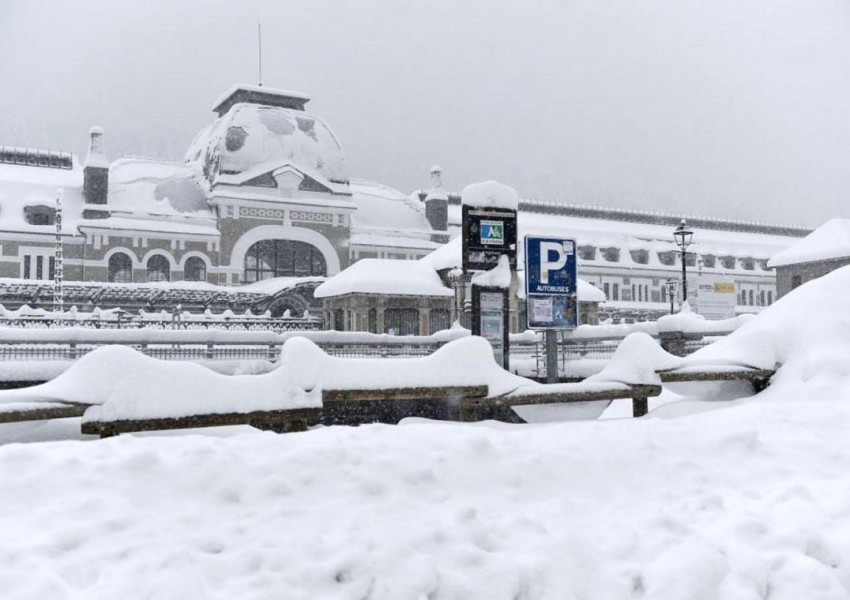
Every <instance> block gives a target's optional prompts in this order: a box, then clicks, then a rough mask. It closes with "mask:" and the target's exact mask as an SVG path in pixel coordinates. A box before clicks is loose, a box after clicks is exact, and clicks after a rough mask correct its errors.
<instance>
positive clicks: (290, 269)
mask: <svg viewBox="0 0 850 600" xmlns="http://www.w3.org/2000/svg"><path fill="white" fill-rule="evenodd" d="M326 274H327V266H326V265H325V257H324V256H323V255H322V253H321V252H320V251H319V249H318V248H315V247H314V246H311V245H310V244H305V243H304V242H297V241H294V240H263V241H261V242H257V243H256V244H254V245H253V246H251V247H250V248H249V249H248V253H247V254H246V255H245V277H244V280H245V282H247V283H251V282H253V281H260V280H263V279H271V278H272V277H309V276H319V275H321V276H324V275H326Z"/></svg>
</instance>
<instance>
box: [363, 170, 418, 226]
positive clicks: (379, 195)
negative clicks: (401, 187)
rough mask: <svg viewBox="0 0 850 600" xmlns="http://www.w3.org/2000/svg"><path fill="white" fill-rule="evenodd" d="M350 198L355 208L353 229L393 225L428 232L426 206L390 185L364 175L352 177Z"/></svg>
mask: <svg viewBox="0 0 850 600" xmlns="http://www.w3.org/2000/svg"><path fill="white" fill-rule="evenodd" d="M351 193H352V198H351V199H352V201H353V202H354V203H355V204H356V205H357V211H356V212H355V213H354V214H353V215H352V217H351V226H352V227H353V228H355V229H392V230H408V231H419V232H429V231H431V225H430V224H429V223H428V219H426V218H425V207H424V206H423V205H422V203H421V202H419V201H418V198H417V199H413V198H411V197H410V196H408V195H407V194H404V193H403V192H400V191H398V190H395V189H393V188H391V187H389V186H386V185H383V184H381V183H377V182H374V181H366V180H363V179H352V180H351Z"/></svg>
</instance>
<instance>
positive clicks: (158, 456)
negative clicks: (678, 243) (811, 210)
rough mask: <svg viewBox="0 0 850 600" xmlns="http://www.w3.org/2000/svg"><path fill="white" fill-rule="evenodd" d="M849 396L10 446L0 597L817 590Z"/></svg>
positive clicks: (840, 496)
mask: <svg viewBox="0 0 850 600" xmlns="http://www.w3.org/2000/svg"><path fill="white" fill-rule="evenodd" d="M838 400H841V402H838ZM848 400H850V398H848V397H847V395H846V394H845V395H842V396H840V397H836V396H833V397H832V398H830V399H828V400H827V399H822V400H818V399H812V400H811V401H810V402H808V403H799V402H796V401H794V400H792V399H789V401H785V402H781V403H780V405H779V406H776V405H771V404H766V403H762V402H753V403H751V404H749V405H745V406H738V407H735V408H732V409H729V410H723V411H715V412H712V413H705V414H702V415H699V416H698V417H685V418H680V419H675V420H658V419H649V420H618V421H606V422H585V423H573V424H560V425H549V426H508V425H498V426H497V425H493V426H492V427H491V426H487V425H474V426H470V425H460V424H429V423H423V422H411V423H410V424H408V425H402V426H399V427H394V426H381V425H374V426H365V427H359V428H347V427H333V428H324V429H318V430H314V431H311V432H308V433H305V434H290V435H283V436H275V435H273V434H261V435H251V436H237V437H231V438H226V439H215V438H209V437H201V436H194V435H193V436H179V437H156V438H152V437H148V438H144V437H132V436H122V437H119V438H116V439H112V440H107V441H103V442H96V443H79V442H62V443H53V444H31V445H10V446H6V447H3V448H0V473H2V474H3V476H2V486H0V504H2V506H3V507H4V510H3V511H2V512H0V531H2V534H0V587H2V589H3V597H4V599H6V600H19V599H22V598H51V599H53V600H65V599H71V598H87V599H96V598H104V599H105V598H128V599H140V598H204V599H209V600H214V599H218V598H221V599H230V598H241V599H264V598H273V597H274V598H278V597H283V598H287V599H292V600H299V599H305V600H306V599H312V598H350V599H361V598H371V599H374V600H399V599H402V600H404V599H411V600H419V599H421V598H444V599H450V600H451V599H458V600H459V599H464V600H475V599H481V600H490V599H492V598H524V599H540V600H542V599H550V598H551V599H560V598H594V599H600V600H605V599H611V600H621V599H622V598H695V599H702V598H736V599H737V598H740V599H748V598H764V597H768V596H769V597H771V598H780V599H782V598H787V599H791V598H793V599H797V598H818V599H836V600H837V599H840V598H846V597H847V594H848V589H850V535H849V534H850V493H848V488H847V485H846V482H845V480H844V478H843V474H844V473H846V471H847V469H848V467H850V446H848V445H847V444H846V443H843V440H844V439H845V438H846V431H847V430H848V428H850V402H848Z"/></svg>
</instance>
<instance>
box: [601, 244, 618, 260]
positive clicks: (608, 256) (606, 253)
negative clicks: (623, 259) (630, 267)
mask: <svg viewBox="0 0 850 600" xmlns="http://www.w3.org/2000/svg"><path fill="white" fill-rule="evenodd" d="M602 257H603V258H604V259H605V260H606V261H607V262H620V249H619V248H617V247H616V246H609V247H608V248H602Z"/></svg>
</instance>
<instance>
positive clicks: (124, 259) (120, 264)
mask: <svg viewBox="0 0 850 600" xmlns="http://www.w3.org/2000/svg"><path fill="white" fill-rule="evenodd" d="M108 269H109V273H108V278H109V281H112V282H115V283H132V282H133V261H132V260H131V259H130V257H129V256H127V255H126V254H124V253H123V252H116V253H115V254H113V255H112V256H110V257H109V268H108Z"/></svg>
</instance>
